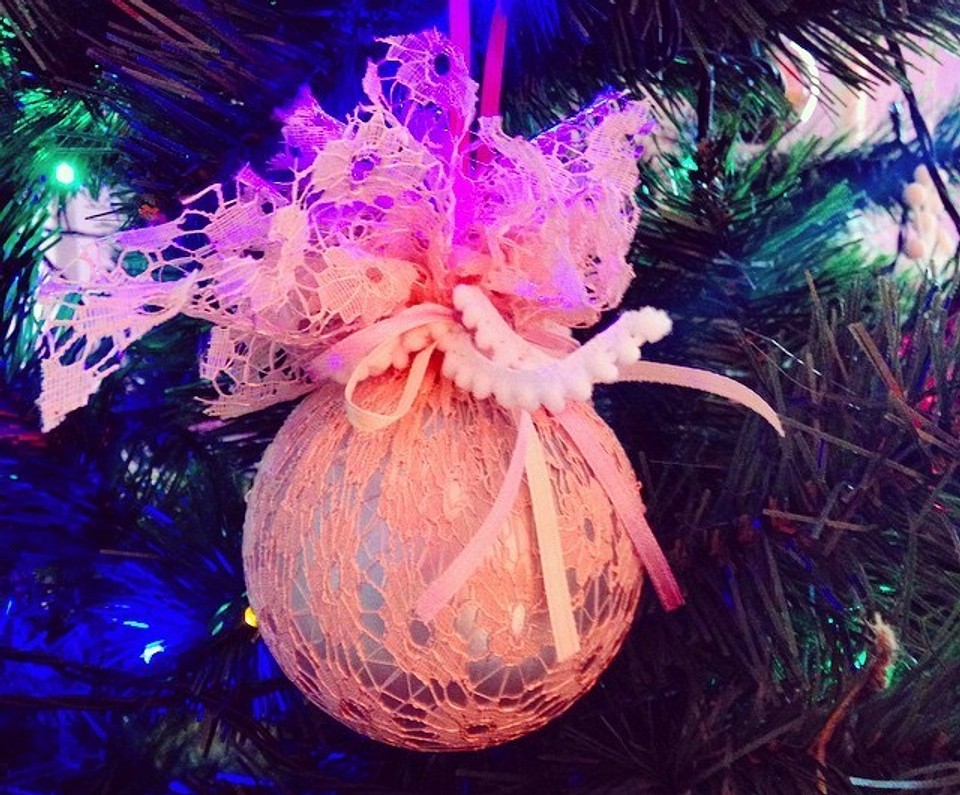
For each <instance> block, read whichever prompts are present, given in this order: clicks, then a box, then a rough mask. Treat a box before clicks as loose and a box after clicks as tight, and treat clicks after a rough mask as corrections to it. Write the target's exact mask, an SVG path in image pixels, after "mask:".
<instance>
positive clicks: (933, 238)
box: [903, 166, 957, 276]
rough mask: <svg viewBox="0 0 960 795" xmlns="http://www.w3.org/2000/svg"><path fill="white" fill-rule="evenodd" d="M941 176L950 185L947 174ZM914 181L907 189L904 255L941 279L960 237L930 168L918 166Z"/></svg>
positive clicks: (904, 194) (904, 193) (905, 194)
mask: <svg viewBox="0 0 960 795" xmlns="http://www.w3.org/2000/svg"><path fill="white" fill-rule="evenodd" d="M941 176H942V178H943V180H944V182H945V183H946V181H947V179H948V177H947V175H946V173H944V172H941ZM913 180H914V181H913V182H911V183H910V184H909V185H907V186H906V187H905V188H904V189H903V203H904V204H905V205H906V206H907V213H908V217H907V228H906V233H905V238H904V245H903V252H904V254H906V255H907V256H908V257H910V258H911V259H915V260H921V261H922V262H923V263H924V264H925V265H927V266H928V267H929V268H930V270H931V271H932V275H933V276H937V275H938V274H939V272H940V271H941V270H942V269H943V267H944V265H945V264H946V261H947V260H949V259H950V258H951V257H953V254H954V252H955V250H956V248H957V236H956V232H955V231H954V230H953V225H952V224H951V222H950V219H949V218H948V217H947V215H946V213H945V212H944V209H943V202H942V201H941V199H940V195H939V194H938V193H937V189H936V186H934V184H933V178H932V177H931V176H930V172H929V171H928V170H927V167H926V166H918V167H917V170H916V171H915V172H914V175H913Z"/></svg>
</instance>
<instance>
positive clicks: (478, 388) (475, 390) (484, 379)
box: [470, 370, 493, 400]
mask: <svg viewBox="0 0 960 795" xmlns="http://www.w3.org/2000/svg"><path fill="white" fill-rule="evenodd" d="M470 392H471V394H472V395H473V396H474V397H475V398H476V399H477V400H486V399H487V398H488V397H490V395H491V394H493V380H492V379H491V378H490V376H489V375H488V374H487V373H485V372H483V371H482V370H477V371H476V372H475V373H474V374H473V386H472V387H471V389H470Z"/></svg>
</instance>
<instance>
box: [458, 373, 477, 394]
mask: <svg viewBox="0 0 960 795" xmlns="http://www.w3.org/2000/svg"><path fill="white" fill-rule="evenodd" d="M475 375H476V373H475V372H474V371H473V370H472V369H471V368H469V367H460V368H458V369H457V371H456V373H455V374H454V376H453V383H455V384H456V385H457V386H458V387H460V389H462V390H464V391H465V392H471V391H472V387H473V381H474V376H475Z"/></svg>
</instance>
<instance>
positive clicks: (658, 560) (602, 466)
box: [555, 409, 683, 610]
mask: <svg viewBox="0 0 960 795" xmlns="http://www.w3.org/2000/svg"><path fill="white" fill-rule="evenodd" d="M555 416H556V419H557V421H558V422H559V423H560V425H561V426H562V427H563V429H564V430H565V431H566V432H567V434H568V435H569V436H570V439H571V440H572V441H573V443H574V444H575V445H576V446H577V449H578V450H579V451H580V454H581V455H582V456H583V457H584V459H585V460H586V462H587V466H589V467H590V469H591V470H592V471H593V475H594V477H595V478H596V479H597V481H598V482H599V483H600V485H601V486H603V490H604V491H605V492H606V493H607V498H608V499H609V500H610V503H611V504H612V505H613V510H614V512H615V513H616V515H617V517H618V518H619V519H620V521H621V522H622V523H623V526H624V528H625V529H626V531H627V535H628V536H629V537H630V540H631V541H632V542H633V546H634V549H636V551H637V555H638V556H639V557H640V560H641V562H642V563H643V566H644V568H645V569H646V571H647V574H648V575H649V577H650V582H651V583H652V584H653V588H654V590H655V591H656V592H657V596H658V597H660V602H661V604H663V607H664V609H665V610H674V609H675V608H677V607H679V606H680V605H682V604H683V594H682V593H681V592H680V586H679V585H678V584H677V580H676V578H675V577H674V576H673V572H672V571H671V570H670V564H669V563H668V562H667V558H666V556H665V555H664V554H663V550H662V549H661V548H660V544H659V543H657V539H656V538H655V537H654V535H653V531H652V530H651V529H650V525H648V524H647V520H646V518H645V516H644V514H645V509H644V507H643V501H642V500H641V499H640V495H639V494H638V493H637V492H636V491H634V490H633V489H621V488H617V487H616V485H615V484H618V483H621V482H622V481H623V473H622V472H620V470H619V468H618V467H617V463H616V460H615V459H614V457H613V456H612V455H610V453H609V452H607V451H606V450H604V449H603V447H602V446H601V445H600V443H599V442H598V441H597V436H596V432H595V430H594V426H593V424H592V423H589V422H587V421H586V420H585V418H584V416H583V415H581V414H578V413H577V412H574V411H571V410H570V409H566V410H565V411H563V412H561V413H560V414H557V415H555Z"/></svg>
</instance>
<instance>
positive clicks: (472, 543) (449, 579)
mask: <svg viewBox="0 0 960 795" xmlns="http://www.w3.org/2000/svg"><path fill="white" fill-rule="evenodd" d="M532 433H535V430H534V427H533V420H532V419H531V418H530V415H529V414H527V412H522V413H521V415H520V422H519V426H518V428H517V440H516V442H515V443H514V446H513V453H512V454H511V456H510V464H509V466H508V467H507V474H506V477H505V478H504V480H503V485H502V486H501V487H500V492H499V493H498V494H497V497H496V499H495V500H494V502H493V507H491V508H490V513H488V514H487V518H486V519H484V520H483V524H482V525H481V526H480V529H479V530H478V531H477V532H476V533H474V535H473V537H472V538H471V539H470V540H469V541H468V542H467V544H466V546H464V548H463V549H462V550H461V552H460V554H459V555H457V557H456V558H455V559H454V561H453V563H451V564H450V565H449V566H448V567H447V568H446V569H445V570H444V572H443V573H442V574H441V575H440V576H439V577H437V579H436V580H434V581H433V582H432V583H430V585H428V586H427V589H426V590H425V591H424V592H423V593H422V594H421V595H420V598H419V599H418V600H417V604H416V608H415V609H416V612H417V615H418V616H419V617H420V618H421V619H422V620H423V621H432V620H433V619H434V618H436V616H437V613H439V612H440V610H441V608H443V606H444V605H445V604H447V603H448V602H449V601H450V600H451V599H452V598H453V597H454V595H455V594H456V593H457V592H458V591H459V590H460V589H461V588H462V587H463V586H464V585H465V584H466V582H467V580H468V579H470V576H471V575H472V574H473V573H474V572H475V571H476V570H477V568H478V567H479V566H480V564H481V563H482V562H483V560H484V558H485V557H486V556H487V555H488V554H489V552H490V551H491V550H492V549H493V542H494V541H495V540H496V537H497V534H498V533H499V532H500V531H501V530H502V529H503V525H504V524H505V523H506V521H507V517H508V516H509V515H510V510H511V509H512V508H513V504H514V502H515V501H516V499H517V494H518V492H519V491H520V484H521V483H522V481H523V469H524V464H525V461H526V457H527V445H528V444H529V442H530V435H531V434H532Z"/></svg>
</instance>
